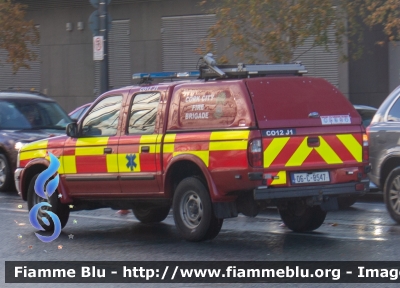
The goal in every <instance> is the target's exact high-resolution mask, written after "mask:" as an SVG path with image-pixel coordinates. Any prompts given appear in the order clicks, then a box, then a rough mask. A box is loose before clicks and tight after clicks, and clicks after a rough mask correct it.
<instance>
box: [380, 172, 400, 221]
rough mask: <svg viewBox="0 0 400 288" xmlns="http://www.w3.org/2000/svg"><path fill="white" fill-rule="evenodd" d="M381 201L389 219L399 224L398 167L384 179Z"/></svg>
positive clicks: (399, 185) (399, 188) (399, 191)
mask: <svg viewBox="0 0 400 288" xmlns="http://www.w3.org/2000/svg"><path fill="white" fill-rule="evenodd" d="M383 199H384V201H385V204H386V208H387V210H388V212H389V214H390V217H392V219H393V220H394V221H396V222H397V223H399V224H400V167H397V168H395V169H393V170H392V172H390V174H389V176H388V178H387V179H386V182H385V186H384V188H383Z"/></svg>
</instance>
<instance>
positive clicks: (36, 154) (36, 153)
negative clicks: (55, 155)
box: [19, 150, 46, 160]
mask: <svg viewBox="0 0 400 288" xmlns="http://www.w3.org/2000/svg"><path fill="white" fill-rule="evenodd" d="M45 156H46V150H33V151H26V152H21V153H20V154H19V160H27V159H33V158H43V157H45Z"/></svg>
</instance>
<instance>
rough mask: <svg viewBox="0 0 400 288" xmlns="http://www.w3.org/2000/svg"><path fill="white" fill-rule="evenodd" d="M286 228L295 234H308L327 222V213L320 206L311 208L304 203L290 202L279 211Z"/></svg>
mask: <svg viewBox="0 0 400 288" xmlns="http://www.w3.org/2000/svg"><path fill="white" fill-rule="evenodd" d="M279 214H280V215H281V219H282V221H283V223H285V225H286V227H288V228H289V229H290V230H292V231H295V232H307V231H313V230H315V229H318V228H319V227H320V226H321V225H322V223H324V221H325V217H326V212H325V211H323V210H322V209H321V207H320V206H313V207H309V206H307V205H305V204H304V203H302V202H295V201H292V202H289V203H288V204H287V206H286V207H284V208H283V207H282V208H281V209H279Z"/></svg>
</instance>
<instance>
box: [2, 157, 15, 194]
mask: <svg viewBox="0 0 400 288" xmlns="http://www.w3.org/2000/svg"><path fill="white" fill-rule="evenodd" d="M11 181H12V172H11V167H10V164H9V163H8V160H7V157H6V155H4V154H1V153H0V192H6V191H8V190H9V189H10V188H11V184H12V182H11Z"/></svg>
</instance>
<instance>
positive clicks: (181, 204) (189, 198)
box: [173, 177, 223, 242]
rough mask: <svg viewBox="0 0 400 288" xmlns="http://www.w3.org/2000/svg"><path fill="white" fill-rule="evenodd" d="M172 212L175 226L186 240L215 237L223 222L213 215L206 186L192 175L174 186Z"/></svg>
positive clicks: (201, 239)
mask: <svg viewBox="0 0 400 288" xmlns="http://www.w3.org/2000/svg"><path fill="white" fill-rule="evenodd" d="M173 214H174V220H175V225H176V227H177V228H178V230H179V231H180V232H181V234H182V236H183V237H184V238H185V239H186V240H188V241H194V242H195V241H203V240H208V239H213V238H215V237H216V236H217V235H218V233H219V231H220V230H221V227H222V223H223V219H218V218H216V217H215V215H214V211H213V209H212V203H211V200H210V195H209V193H208V190H207V188H206V187H205V186H204V184H203V183H202V182H201V181H200V180H199V179H197V178H194V177H189V178H186V179H184V180H182V181H181V182H180V183H179V185H178V187H177V188H176V190H175V194H174V201H173Z"/></svg>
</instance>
